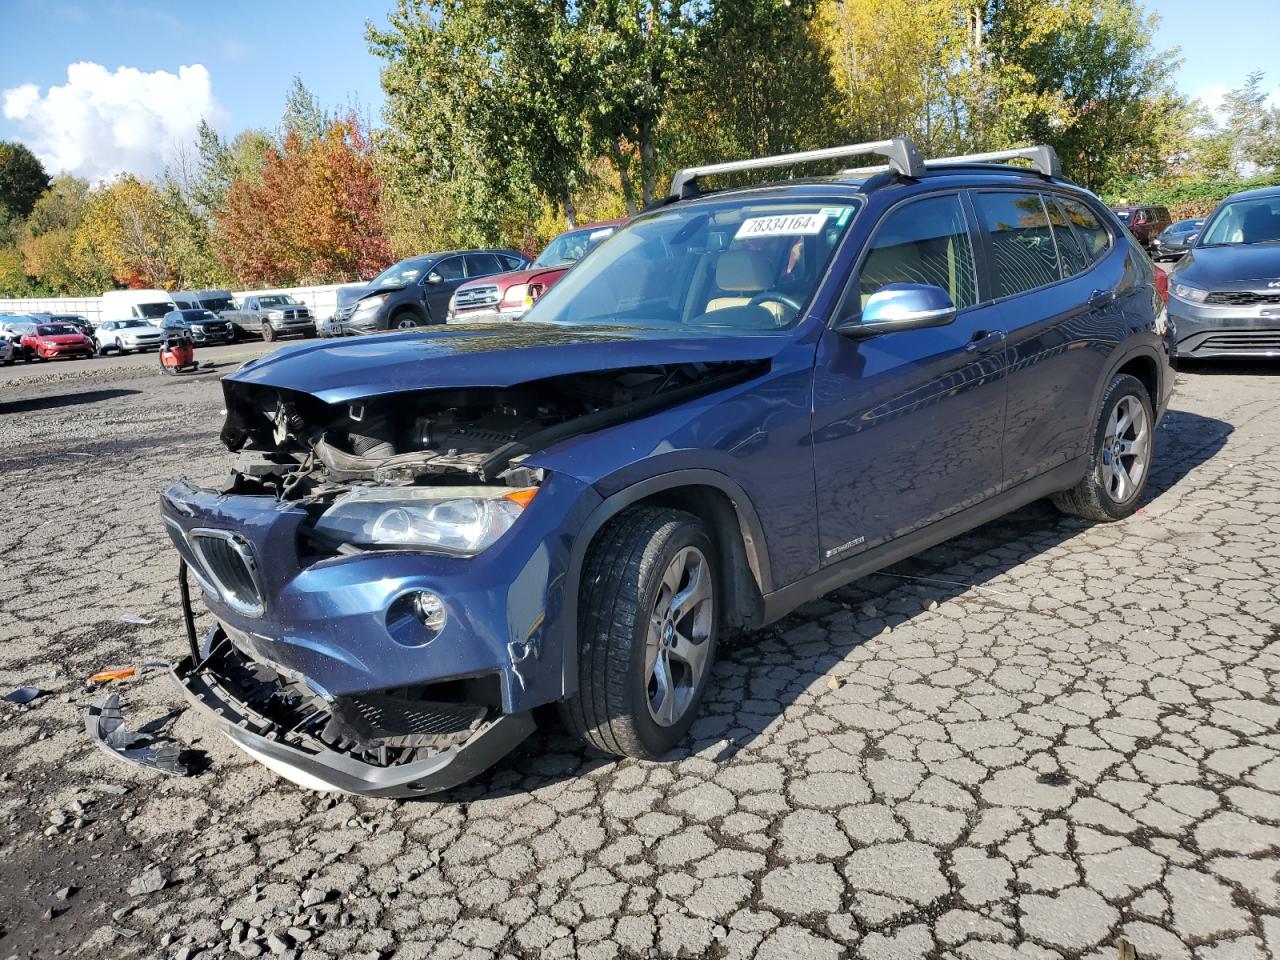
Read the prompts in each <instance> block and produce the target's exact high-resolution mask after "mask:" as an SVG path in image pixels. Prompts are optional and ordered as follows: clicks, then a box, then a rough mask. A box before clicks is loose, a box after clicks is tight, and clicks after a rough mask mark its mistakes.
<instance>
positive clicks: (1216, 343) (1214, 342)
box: [1199, 330, 1280, 350]
mask: <svg viewBox="0 0 1280 960" xmlns="http://www.w3.org/2000/svg"><path fill="white" fill-rule="evenodd" d="M1199 349H1202V350H1280V330H1276V331H1264V330H1260V331H1258V332H1256V333H1219V334H1214V335H1213V336H1211V337H1207V338H1206V339H1205V340H1204V341H1203V342H1202V343H1201V344H1200V345H1199Z"/></svg>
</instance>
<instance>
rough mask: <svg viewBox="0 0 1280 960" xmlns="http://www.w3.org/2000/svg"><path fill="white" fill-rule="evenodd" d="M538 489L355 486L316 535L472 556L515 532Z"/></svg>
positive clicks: (321, 523)
mask: <svg viewBox="0 0 1280 960" xmlns="http://www.w3.org/2000/svg"><path fill="white" fill-rule="evenodd" d="M537 492H538V491H537V488H536V487H529V488H524V489H512V488H508V487H357V488H355V489H354V490H352V491H351V492H350V493H346V494H344V495H343V496H341V497H339V498H338V499H337V500H335V501H334V503H333V506H331V507H330V508H329V509H328V510H326V511H325V512H324V514H323V515H322V516H321V517H320V519H319V520H318V521H317V522H316V526H315V531H316V533H317V534H319V535H321V536H323V537H324V538H326V539H328V540H332V541H334V542H335V543H349V544H351V545H353V546H357V547H393V548H394V547H398V548H401V549H408V550H425V551H427V552H428V553H443V554H446V555H449V556H455V557H471V556H475V555H476V554H477V553H480V552H481V551H482V550H486V549H488V548H489V547H491V546H492V545H493V544H494V543H496V542H497V541H498V539H499V538H500V537H501V536H502V535H503V534H504V533H506V532H507V531H508V530H510V529H511V525H512V524H514V523H515V522H516V520H517V519H518V518H519V516H520V514H521V513H523V512H524V509H525V507H527V506H528V505H529V502H530V501H531V500H532V499H533V497H534V494H536V493H537Z"/></svg>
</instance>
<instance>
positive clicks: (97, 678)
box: [85, 660, 169, 683]
mask: <svg viewBox="0 0 1280 960" xmlns="http://www.w3.org/2000/svg"><path fill="white" fill-rule="evenodd" d="M168 669H169V663H168V661H165V660H148V661H147V662H146V663H143V664H139V665H138V666H136V667H111V668H110V669H107V670H99V671H98V672H97V673H95V674H94V675H93V676H91V677H89V678H87V679H86V680H85V683H107V682H109V681H111V680H128V679H130V678H132V677H135V676H137V675H138V674H140V673H145V672H146V671H148V670H168Z"/></svg>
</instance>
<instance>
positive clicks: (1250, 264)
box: [1169, 243, 1280, 289]
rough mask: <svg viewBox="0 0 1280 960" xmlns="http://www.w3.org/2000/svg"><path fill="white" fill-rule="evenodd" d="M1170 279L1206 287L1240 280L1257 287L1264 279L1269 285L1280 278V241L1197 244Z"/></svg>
mask: <svg viewBox="0 0 1280 960" xmlns="http://www.w3.org/2000/svg"><path fill="white" fill-rule="evenodd" d="M1169 279H1170V280H1180V281H1181V282H1183V283H1190V284H1194V285H1195V286H1198V287H1205V288H1212V287H1219V286H1222V285H1223V284H1236V283H1240V284H1242V285H1245V286H1249V287H1257V286H1259V283H1258V281H1260V280H1261V281H1264V282H1263V283H1262V284H1260V285H1261V286H1262V287H1266V285H1267V283H1269V282H1272V281H1277V280H1280V243H1259V244H1246V243H1240V244H1233V245H1231V246H1226V247H1195V248H1193V249H1192V250H1191V251H1190V252H1189V253H1188V254H1187V255H1186V256H1185V257H1183V258H1182V260H1181V261H1180V262H1179V263H1178V266H1177V267H1176V268H1175V269H1174V271H1173V273H1172V274H1171V275H1170V277H1169ZM1246 281H1247V283H1246ZM1276 289H1280V287H1278V288H1276Z"/></svg>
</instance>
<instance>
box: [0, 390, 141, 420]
mask: <svg viewBox="0 0 1280 960" xmlns="http://www.w3.org/2000/svg"><path fill="white" fill-rule="evenodd" d="M141 392H142V391H141V390H83V391H80V392H79V393H56V394H53V395H52V396H48V397H31V398H29V399H26V400H9V401H0V414H3V413H30V412H31V411H33V410H53V409H55V408H57V407H74V406H79V405H80V404H85V403H98V402H100V401H102V400H114V399H116V398H117V397H128V396H131V395H133V394H136V393H141Z"/></svg>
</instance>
